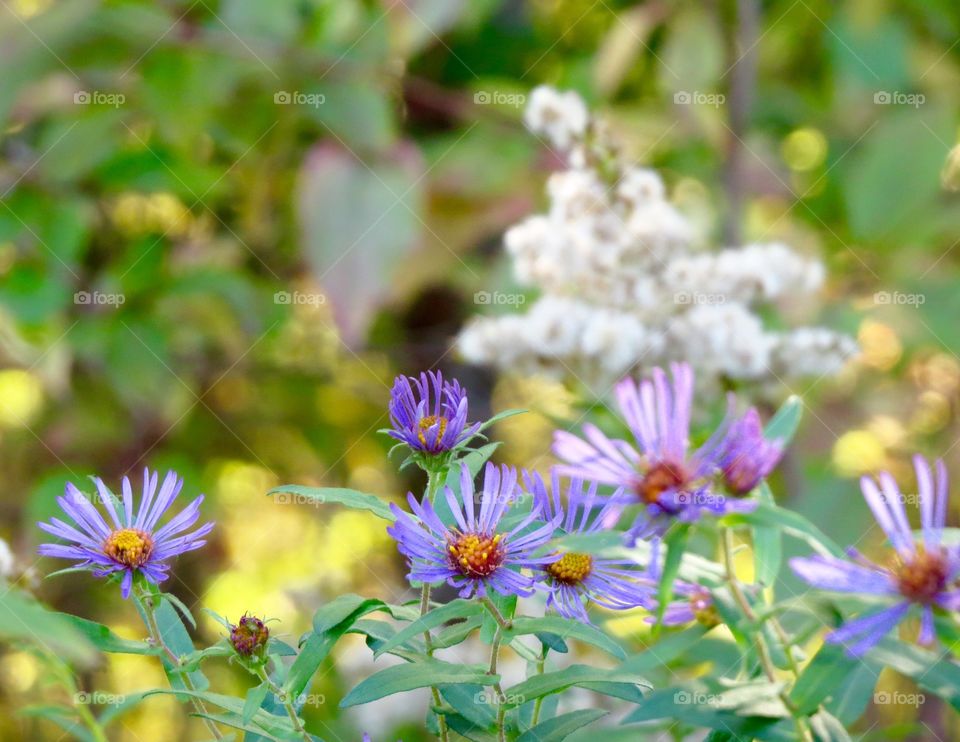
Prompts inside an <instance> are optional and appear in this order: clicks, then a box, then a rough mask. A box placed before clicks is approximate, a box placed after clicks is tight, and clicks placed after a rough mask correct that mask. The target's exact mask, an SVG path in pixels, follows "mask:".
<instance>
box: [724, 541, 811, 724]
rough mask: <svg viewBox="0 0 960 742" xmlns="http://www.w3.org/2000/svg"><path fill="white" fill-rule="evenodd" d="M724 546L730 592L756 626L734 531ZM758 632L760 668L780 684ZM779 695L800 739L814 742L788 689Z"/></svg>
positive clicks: (758, 628)
mask: <svg viewBox="0 0 960 742" xmlns="http://www.w3.org/2000/svg"><path fill="white" fill-rule="evenodd" d="M722 544H723V564H724V567H725V569H726V576H727V584H728V585H729V586H730V592H731V593H732V594H733V599H734V600H735V601H736V603H737V605H738V606H739V608H740V611H741V613H743V615H744V617H745V618H746V619H747V621H749V622H750V623H751V624H756V622H757V614H756V613H755V612H754V610H753V607H752V606H751V605H750V601H749V600H747V596H746V595H745V594H744V592H743V588H742V587H741V586H740V582H739V581H738V580H737V573H736V569H735V567H734V563H733V552H734V540H733V529H731V528H724V529H723V540H722ZM756 630H757V656H758V657H759V658H760V666H761V667H762V668H763V673H764V675H766V676H767V680H769V681H770V682H771V683H776V682H778V680H777V671H776V667H775V666H774V664H773V660H772V659H771V658H770V650H769V648H768V647H767V641H766V638H765V637H764V635H763V630H762V627H759V626H757V627H756ZM786 651H787V654H788V655H789V647H786ZM778 695H779V696H780V700H781V701H782V702H783V705H784V707H786V709H787V711H789V712H790V716H792V717H793V721H794V724H795V725H796V727H797V733H798V734H799V738H800V739H801V740H804V742H813V734H812V732H811V731H810V727H809V725H808V724H807V721H806V719H805V718H804V717H803V716H801V715H799V714H798V713H797V707H796V706H795V705H794V703H793V701H792V700H791V699H790V694H789V693H787V690H786V688H784V689H782V690H781V691H780V693H779V694H778Z"/></svg>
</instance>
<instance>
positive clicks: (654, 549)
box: [645, 540, 722, 628]
mask: <svg viewBox="0 0 960 742" xmlns="http://www.w3.org/2000/svg"><path fill="white" fill-rule="evenodd" d="M650 546H651V548H650V564H649V565H647V571H646V573H645V578H646V580H647V582H649V583H650V585H651V593H650V594H651V598H650V601H649V604H648V605H647V608H648V609H649V610H650V611H651V612H652V613H656V612H657V609H658V607H659V604H660V603H659V601H658V600H657V598H656V596H657V593H658V592H659V586H660V576H661V574H662V573H661V571H660V550H661V544H660V541H659V540H655V541H653V542H652V543H651V545H650ZM673 594H674V597H676V598H677V600H674V601H672V602H670V603H669V604H668V605H667V607H666V610H664V612H663V624H664V625H665V626H679V625H682V624H688V623H692V622H694V621H696V622H697V623H700V624H703V625H704V626H706V627H707V628H713V627H714V626H717V625H719V624H720V623H722V621H721V620H720V614H719V613H718V612H717V608H716V606H715V605H714V603H713V595H711V594H710V591H709V590H708V589H707V588H705V587H703V586H702V585H697V584H695V583H692V582H684V581H683V580H674V582H673ZM645 620H646V621H647V623H656V621H657V619H656V616H648V617H647V618H646V619H645Z"/></svg>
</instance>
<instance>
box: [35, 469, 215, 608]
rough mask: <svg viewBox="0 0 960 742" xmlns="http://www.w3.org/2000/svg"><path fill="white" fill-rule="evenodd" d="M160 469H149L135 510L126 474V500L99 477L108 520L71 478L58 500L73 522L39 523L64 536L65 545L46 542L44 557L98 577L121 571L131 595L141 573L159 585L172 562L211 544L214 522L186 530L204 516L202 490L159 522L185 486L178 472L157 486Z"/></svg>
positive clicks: (99, 494) (124, 590) (99, 495)
mask: <svg viewBox="0 0 960 742" xmlns="http://www.w3.org/2000/svg"><path fill="white" fill-rule="evenodd" d="M158 479H159V477H158V474H157V472H152V473H151V472H150V471H149V470H148V469H144V472H143V495H142V497H141V498H140V505H139V507H138V508H136V515H135V514H134V510H135V509H134V502H133V488H132V486H131V485H130V480H129V479H128V478H127V477H124V478H123V499H122V501H118V499H117V498H116V497H115V496H114V495H113V493H111V492H110V490H109V489H107V486H106V485H105V484H104V483H103V481H102V480H101V479H100V478H99V477H95V478H94V480H93V481H94V483H95V484H96V487H97V499H98V500H99V501H100V503H101V504H103V506H104V507H103V509H104V510H105V511H106V514H107V518H106V519H105V518H104V517H103V516H102V515H101V514H100V511H99V510H98V509H97V508H96V507H94V505H93V503H91V502H90V500H89V499H88V498H87V496H86V495H84V494H83V493H82V492H80V490H78V489H77V488H76V487H75V486H74V485H73V484H72V483H69V482H68V483H67V486H66V492H65V493H64V496H63V497H58V498H57V503H58V504H59V505H60V507H61V508H62V509H63V511H64V512H65V513H66V514H67V515H68V516H70V519H71V520H72V521H73V525H70V524H68V523H66V522H64V521H62V520H60V519H59V518H51V519H50V522H49V523H39V524H38V525H39V526H40V528H42V529H43V530H44V531H46V532H47V533H49V534H51V535H53V536H56V537H58V538H61V539H64V540H65V541H67V542H68V543H65V544H42V545H41V546H40V548H39V553H40V554H42V555H43V556H51V557H58V558H60V559H72V560H74V561H75V562H76V565H75V566H76V567H78V568H82V569H89V570H90V571H92V572H93V574H94V575H95V576H97V577H105V576H108V575H113V574H121V575H122V579H121V583H120V584H121V592H122V594H123V597H124V598H127V597H129V596H130V588H131V586H132V585H133V578H134V576H135V575H138V574H139V575H142V576H143V577H144V578H146V580H148V581H149V582H152V583H154V584H158V583H160V582H163V581H164V580H165V579H167V577H168V572H169V569H170V565H169V564H168V561H169V560H170V559H171V558H172V557H175V556H177V555H178V554H183V553H184V552H187V551H192V550H193V549H198V548H200V547H201V546H203V545H204V543H206V542H205V541H204V537H205V536H206V535H207V534H208V533H210V530H211V529H212V528H213V523H205V524H204V525H202V526H200V527H199V528H197V529H196V530H195V531H191V532H189V533H187V531H188V530H189V529H190V528H191V527H193V525H194V523H196V522H197V519H198V518H199V517H200V504H201V503H202V502H203V495H200V496H199V497H197V498H196V499H195V500H193V502H191V503H190V504H189V505H187V507H185V508H184V509H183V510H181V511H180V512H179V513H178V514H177V515H175V516H174V517H173V518H171V519H170V520H169V521H168V522H167V523H166V525H164V526H162V527H161V526H159V521H160V518H161V517H162V516H163V515H164V513H166V512H167V510H169V509H170V507H171V505H173V502H174V500H176V499H177V496H178V495H179V494H180V490H181V489H182V488H183V480H182V479H180V478H179V477H178V476H177V474H176V473H175V472H172V471H170V472H167V476H166V477H165V478H164V480H163V484H162V485H160V489H159V492H158V491H157V483H158Z"/></svg>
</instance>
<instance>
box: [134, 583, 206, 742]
mask: <svg viewBox="0 0 960 742" xmlns="http://www.w3.org/2000/svg"><path fill="white" fill-rule="evenodd" d="M136 599H137V601H138V602H139V603H140V607H141V612H142V614H143V620H144V622H145V623H146V625H147V631H148V632H149V633H150V639H151V641H152V642H153V644H154V645H155V646H157V647H159V648H160V649H161V650H162V651H163V653H164V654H165V655H166V656H167V659H168V660H169V661H170V664H171V665H173V667H174V668H177V667H178V666H179V665H180V658H179V657H178V656H177V654H176V653H175V652H174V651H173V650H172V649H170V647H169V646H168V645H167V643H166V642H165V641H164V640H163V635H162V634H161V633H160V626H159V625H158V624H157V617H156V615H154V612H153V611H154V596H152V595H150V594H149V593H147V592H146V591H145V590H143V589H141V588H138V589H137V591H136ZM181 678H182V679H183V684H184V685H185V686H186V687H187V690H190V691H193V692H196V687H195V686H194V685H193V681H192V680H191V679H190V675H189V673H182V674H181ZM190 702H191V704H192V705H193V708H194V710H195V711H196V712H197V713H198V714H200V716H201V718H203V723H204V724H206V726H207V729H209V730H210V733H211V734H212V735H213V736H214V737H215V738H216V739H223V734H221V732H220V730H219V729H218V728H217V725H216V724H214V723H213V721H212V720H210V719H209V718H207V714H208V713H209V712H208V711H207V707H206V706H205V705H204V704H203V701H201V700H200V699H199V698H197V697H196V696H191V697H190Z"/></svg>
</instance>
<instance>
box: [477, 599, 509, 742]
mask: <svg viewBox="0 0 960 742" xmlns="http://www.w3.org/2000/svg"><path fill="white" fill-rule="evenodd" d="M483 600H484V601H489V598H486V597H485V598H483ZM490 606H493V603H490ZM488 607H489V606H488ZM493 609H494V610H495V611H496V606H493ZM499 615H500V612H499V611H497V612H496V613H495V614H494V617H497V616H499ZM501 619H502V616H501ZM498 624H499V625H498V626H497V632H496V633H495V634H494V635H493V643H492V644H491V645H490V669H489V670H488V671H487V672H488V673H489V674H490V675H496V674H497V662H498V660H499V659H500V643H501V642H502V641H503V630H504V628H507V627H505V626H504V625H503V624H502V623H500V622H499V621H498ZM493 692H494V693H496V694H497V695H496V699H495V700H496V704H497V740H498V742H506V739H507V731H506V729H505V728H504V720H505V718H506V715H507V708H506V705H505V704H506V700H507V699H506V698H505V697H504V695H503V686H501V685H500V683H499V682H496V683H494V684H493Z"/></svg>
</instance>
